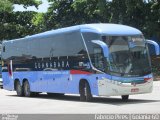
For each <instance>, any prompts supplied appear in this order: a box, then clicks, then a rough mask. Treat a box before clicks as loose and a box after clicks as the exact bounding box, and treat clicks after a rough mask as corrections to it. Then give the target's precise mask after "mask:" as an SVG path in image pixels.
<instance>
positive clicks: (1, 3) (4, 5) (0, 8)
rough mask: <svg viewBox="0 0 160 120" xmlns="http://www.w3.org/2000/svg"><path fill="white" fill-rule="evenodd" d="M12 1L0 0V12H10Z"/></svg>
mask: <svg viewBox="0 0 160 120" xmlns="http://www.w3.org/2000/svg"><path fill="white" fill-rule="evenodd" d="M12 5H13V3H11V2H10V1H9V0H0V12H5V11H7V12H11V11H12V10H13V6H12Z"/></svg>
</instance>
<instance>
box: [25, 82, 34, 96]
mask: <svg viewBox="0 0 160 120" xmlns="http://www.w3.org/2000/svg"><path fill="white" fill-rule="evenodd" d="M31 94H32V93H31V91H30V85H29V83H28V81H25V82H24V96H25V97H30V96H31Z"/></svg>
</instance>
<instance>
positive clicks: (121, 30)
mask: <svg viewBox="0 0 160 120" xmlns="http://www.w3.org/2000/svg"><path fill="white" fill-rule="evenodd" d="M72 31H83V32H95V33H98V34H102V35H107V36H127V35H142V32H141V31H140V30H138V29H136V28H133V27H130V26H126V25H120V24H110V23H96V24H83V25H76V26H71V27H66V28H60V29H56V30H50V31H46V32H43V33H39V34H35V35H31V36H26V37H25V38H20V39H14V40H22V39H26V38H30V39H34V38H41V37H45V36H46V37H47V36H50V35H56V34H61V33H70V32H72ZM14 40H12V41H14Z"/></svg>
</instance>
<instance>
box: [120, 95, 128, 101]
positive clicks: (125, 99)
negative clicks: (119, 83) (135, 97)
mask: <svg viewBox="0 0 160 120" xmlns="http://www.w3.org/2000/svg"><path fill="white" fill-rule="evenodd" d="M121 97H122V100H123V101H127V100H128V98H129V95H122V96H121Z"/></svg>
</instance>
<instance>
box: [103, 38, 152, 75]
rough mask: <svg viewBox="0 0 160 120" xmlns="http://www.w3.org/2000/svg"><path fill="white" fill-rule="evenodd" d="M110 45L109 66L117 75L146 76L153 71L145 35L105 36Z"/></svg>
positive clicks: (113, 73)
mask: <svg viewBox="0 0 160 120" xmlns="http://www.w3.org/2000/svg"><path fill="white" fill-rule="evenodd" d="M102 39H103V42H105V43H106V44H107V45H108V47H109V52H110V54H109V58H108V64H109V65H108V68H107V69H109V71H110V73H111V74H112V75H116V76H126V77H129V76H135V77H136V76H144V75H147V74H150V73H151V64H150V60H149V54H148V48H147V46H146V43H145V40H144V38H143V36H140V35H139V36H103V37H102Z"/></svg>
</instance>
